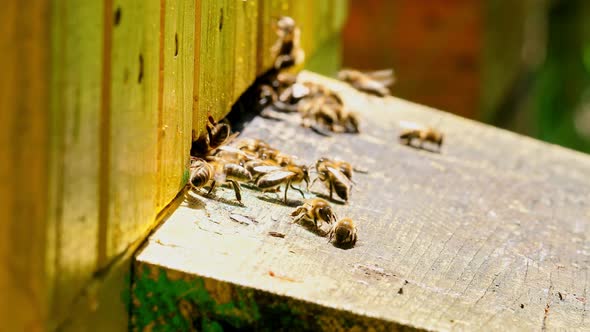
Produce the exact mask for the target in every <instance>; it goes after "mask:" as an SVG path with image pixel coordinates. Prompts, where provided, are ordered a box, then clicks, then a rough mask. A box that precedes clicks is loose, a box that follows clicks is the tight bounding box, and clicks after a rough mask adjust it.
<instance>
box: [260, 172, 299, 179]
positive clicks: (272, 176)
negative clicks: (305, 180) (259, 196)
mask: <svg viewBox="0 0 590 332" xmlns="http://www.w3.org/2000/svg"><path fill="white" fill-rule="evenodd" d="M293 175H295V173H293V172H290V171H284V170H278V171H274V172H272V173H268V174H266V175H265V176H263V177H262V178H260V180H262V179H264V180H266V181H280V180H282V179H285V178H288V177H289V176H293Z"/></svg>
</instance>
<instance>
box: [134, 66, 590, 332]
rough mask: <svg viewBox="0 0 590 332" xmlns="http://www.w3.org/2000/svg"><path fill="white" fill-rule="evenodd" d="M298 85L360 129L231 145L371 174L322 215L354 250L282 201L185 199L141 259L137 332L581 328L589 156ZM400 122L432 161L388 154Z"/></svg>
mask: <svg viewBox="0 0 590 332" xmlns="http://www.w3.org/2000/svg"><path fill="white" fill-rule="evenodd" d="M304 77H305V78H306V79H310V80H314V81H320V82H323V83H326V84H328V85H330V86H332V87H334V88H335V89H337V90H338V91H341V92H342V94H343V97H344V99H345V101H346V102H347V103H348V104H350V105H352V107H353V109H356V110H358V111H359V112H360V113H361V115H362V124H361V131H362V133H361V134H360V135H334V136H332V137H329V138H325V137H322V136H318V135H316V134H315V133H313V132H311V131H309V130H306V129H303V128H301V127H299V126H298V120H297V119H296V118H291V117H286V116H284V119H285V120H284V121H278V122H277V121H272V120H268V119H263V118H255V119H254V120H253V121H252V122H251V123H250V124H249V125H247V126H246V127H245V129H244V131H243V133H242V137H256V138H261V139H265V140H267V141H268V142H270V143H271V144H272V145H274V146H276V147H277V148H279V149H281V150H283V151H284V152H287V153H291V154H295V155H298V156H300V157H301V158H302V159H303V160H305V161H307V162H309V163H312V162H313V161H314V160H315V159H317V158H318V157H321V156H333V157H341V158H343V159H345V160H348V161H350V162H351V163H353V165H357V166H359V167H364V168H366V169H367V170H368V172H369V173H368V174H359V173H355V174H354V178H353V179H354V180H355V182H356V183H357V185H356V186H355V187H354V189H353V192H352V197H351V199H350V202H349V204H348V205H339V204H334V205H333V206H334V207H335V209H336V211H337V213H338V215H340V216H350V217H352V218H353V219H354V220H356V222H357V224H358V229H359V230H358V234H359V241H358V243H357V245H356V246H355V247H354V248H352V249H349V250H342V249H339V248H336V247H334V246H333V245H332V244H329V243H327V241H326V239H325V238H322V237H319V236H317V235H316V234H315V233H313V232H310V231H308V230H307V229H306V228H304V227H302V226H301V225H297V224H292V223H291V222H290V216H289V213H290V212H291V211H292V210H293V207H289V206H285V205H283V204H282V203H281V198H282V195H281V194H272V193H267V194H263V193H261V192H258V191H256V190H253V189H251V188H245V189H244V192H243V202H244V205H245V206H244V207H241V206H238V205H236V204H234V203H233V202H234V201H233V192H232V191H231V189H229V188H223V189H222V188H220V189H219V190H217V193H216V195H215V196H213V197H205V196H203V195H197V194H195V193H189V194H188V196H187V198H186V200H185V202H184V203H182V205H181V206H180V208H179V209H178V210H177V211H176V212H175V213H174V214H173V215H172V216H171V217H170V218H169V219H168V220H167V221H166V222H165V223H164V224H163V225H162V226H161V227H160V228H159V229H158V230H157V231H156V232H155V233H154V234H153V235H152V236H151V237H150V239H149V243H148V244H147V245H146V246H145V248H143V249H142V251H141V252H140V253H139V254H138V255H137V262H136V269H135V276H134V286H133V289H134V292H133V297H134V300H133V304H134V308H133V313H134V317H133V324H134V326H135V327H136V328H137V329H139V330H141V329H143V328H146V327H151V328H154V329H159V328H161V327H162V326H166V327H168V328H170V329H171V330H174V329H179V328H180V329H186V328H188V327H189V326H190V325H193V326H194V327H196V328H205V327H232V326H233V327H258V328H266V327H267V328H269V329H272V328H276V327H277V326H283V327H297V328H309V329H323V330H333V329H337V328H344V329H351V330H354V329H355V327H356V328H357V329H356V330H359V329H358V328H366V327H369V326H372V327H375V328H376V329H378V330H379V329H381V330H389V329H394V328H423V329H432V330H451V329H458V330H484V331H487V330H505V329H506V330H552V329H558V328H570V329H579V330H590V322H589V318H588V313H587V307H588V305H587V302H588V296H589V294H588V267H589V266H590V241H589V240H588V239H589V236H590V205H589V201H590V181H589V178H588V174H590V157H588V156H587V155H583V154H580V153H577V152H573V151H571V150H567V149H564V148H560V147H557V146H553V145H549V144H545V143H542V142H539V141H536V140H532V139H529V138H526V137H522V136H518V135H515V134H512V133H509V132H506V131H503V130H498V129H495V128H492V127H489V126H486V125H482V124H479V123H476V122H472V121H469V120H465V119H462V118H459V117H456V116H452V115H449V114H447V113H443V112H439V111H436V110H433V109H429V108H427V107H423V106H420V105H416V104H412V103H409V102H406V101H403V100H399V99H395V98H386V99H378V98H375V97H369V96H366V95H364V94H360V93H357V92H356V91H353V90H351V88H349V87H347V86H344V85H343V84H341V83H338V82H333V81H331V80H328V79H325V78H322V77H319V76H316V75H312V74H309V73H306V74H305V75H304ZM400 120H409V121H416V122H419V123H424V124H427V125H434V126H437V127H438V128H439V129H440V130H442V131H443V132H444V133H445V134H446V136H445V143H444V146H443V149H442V152H441V153H432V152H427V151H421V150H417V149H414V148H410V147H407V146H403V145H401V144H399V143H398V142H397V135H398V134H399V133H400V127H399V126H398V123H399V121H400ZM315 193H324V194H325V193H326V191H325V190H324V188H323V187H321V185H320V184H316V185H314V186H313V187H312V188H311V193H308V196H309V197H311V196H313V194H315ZM300 201H301V197H300V196H299V194H298V193H297V192H290V203H291V204H298V203H300ZM230 214H241V215H245V216H250V217H252V218H253V219H255V220H256V222H255V223H252V224H251V225H243V224H239V223H236V222H234V221H232V220H231V219H230V217H229V216H230ZM269 231H276V232H281V233H284V234H285V237H284V238H276V237H272V236H269V235H268V232H269ZM271 271H272V274H274V276H272V275H271Z"/></svg>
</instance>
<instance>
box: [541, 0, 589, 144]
mask: <svg viewBox="0 0 590 332" xmlns="http://www.w3.org/2000/svg"><path fill="white" fill-rule="evenodd" d="M589 19H590V4H589V3H588V1H586V0H562V1H554V2H553V3H552V5H551V6H550V7H549V11H548V35H547V47H546V50H547V53H546V58H545V62H544V63H543V65H542V66H541V67H540V68H539V71H538V73H537V81H536V85H535V89H534V95H535V107H534V108H533V112H534V118H535V119H536V121H537V128H538V131H537V135H536V136H537V137H538V138H540V139H543V140H546V141H548V142H552V143H556V144H560V145H563V146H567V147H571V148H573V149H577V150H580V151H585V152H590V29H589V28H590V25H589V23H587V22H588V20H589Z"/></svg>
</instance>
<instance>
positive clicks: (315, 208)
mask: <svg viewBox="0 0 590 332" xmlns="http://www.w3.org/2000/svg"><path fill="white" fill-rule="evenodd" d="M291 216H292V217H295V219H294V220H293V222H299V221H300V220H302V219H308V220H312V221H313V222H314V224H315V227H316V228H319V225H318V221H319V222H320V224H322V223H326V224H332V223H334V221H335V219H336V215H334V212H333V211H332V207H331V206H330V204H329V203H328V202H327V201H326V200H323V199H321V198H313V199H308V200H306V201H305V203H304V204H303V205H301V206H299V207H298V208H297V209H295V211H293V213H291Z"/></svg>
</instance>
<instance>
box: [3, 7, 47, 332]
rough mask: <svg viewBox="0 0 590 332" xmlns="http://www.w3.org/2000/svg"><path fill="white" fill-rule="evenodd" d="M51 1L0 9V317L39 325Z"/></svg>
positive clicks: (13, 323) (23, 327) (43, 313)
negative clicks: (0, 124)
mask: <svg viewBox="0 0 590 332" xmlns="http://www.w3.org/2000/svg"><path fill="white" fill-rule="evenodd" d="M49 8H50V3H49V1H44V0H37V1H18V0H9V1H3V3H2V10H0V49H2V52H0V66H1V68H2V75H0V123H2V125H3V129H2V130H0V160H2V162H1V163H0V220H2V222H0V257H1V258H0V261H1V264H0V293H1V294H2V296H1V299H0V320H1V321H2V329H5V330H7V331H31V330H38V329H40V328H41V327H42V326H43V325H44V321H45V319H46V318H47V315H48V312H47V306H46V303H47V301H48V297H47V292H46V289H47V288H48V287H50V286H51V285H49V284H48V283H46V278H45V277H46V271H45V256H44V253H45V248H46V235H47V225H46V215H47V209H48V202H47V200H46V198H47V187H48V177H47V167H48V162H49V150H48V147H49V146H48V144H47V138H48V135H49V127H48V122H49V114H48V112H47V105H48V103H49V91H48V86H49V80H50V79H49V70H48V69H49V61H50V54H49V50H50V47H49V33H50V31H49V29H48V28H47V27H48V24H49V19H50V10H49Z"/></svg>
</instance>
